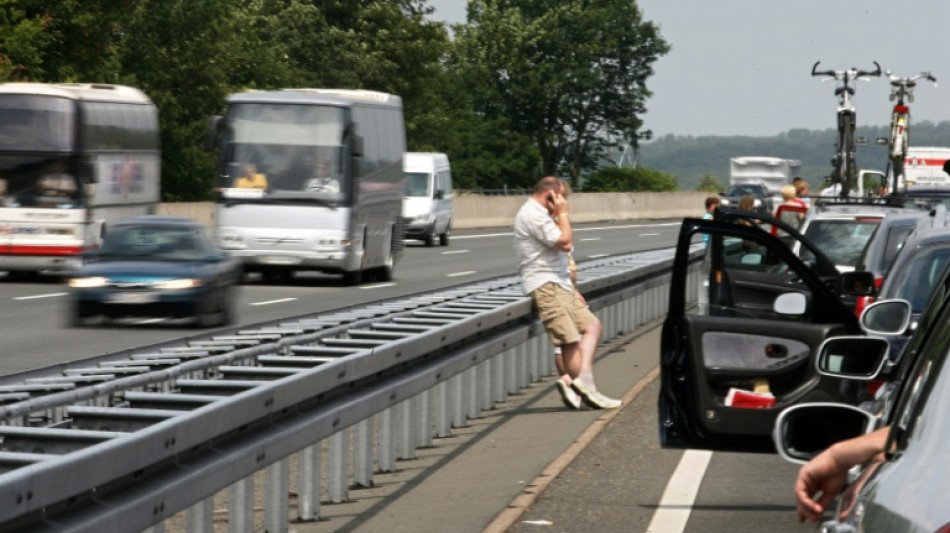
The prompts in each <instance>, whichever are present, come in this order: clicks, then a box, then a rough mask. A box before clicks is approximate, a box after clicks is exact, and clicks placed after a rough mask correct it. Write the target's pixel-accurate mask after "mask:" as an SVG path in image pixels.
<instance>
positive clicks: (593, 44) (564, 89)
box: [452, 0, 669, 185]
mask: <svg viewBox="0 0 950 533" xmlns="http://www.w3.org/2000/svg"><path fill="white" fill-rule="evenodd" d="M455 30H456V41H455V46H454V47H453V49H452V53H453V65H454V66H456V67H457V70H456V73H457V75H458V76H460V78H461V79H462V80H463V83H464V84H465V86H466V87H467V88H468V90H469V91H471V93H472V104H473V109H474V111H475V112H477V113H479V114H480V115H483V116H484V117H485V118H486V119H488V120H491V119H497V118H504V119H506V121H507V123H508V124H510V127H511V128H512V129H513V130H514V131H515V132H517V133H519V134H522V135H525V136H526V137H527V138H529V139H530V140H531V142H532V144H534V145H535V146H536V147H537V150H538V153H539V155H540V157H541V168H540V170H541V173H543V174H559V173H566V174H568V175H570V176H571V178H572V180H573V181H574V184H575V185H577V181H578V177H579V175H580V173H581V172H582V171H584V170H587V169H591V168H594V167H595V166H596V164H597V163H598V162H599V160H600V158H601V156H602V155H603V153H604V151H605V149H606V148H607V147H610V146H613V145H615V144H616V142H617V140H618V139H619V140H620V141H621V142H623V141H625V140H630V139H636V137H637V133H638V131H639V129H640V127H641V124H642V122H641V115H642V114H643V112H644V110H645V108H644V101H645V100H646V98H647V97H648V96H649V95H650V92H649V91H648V90H647V88H646V80H647V78H648V77H649V75H650V74H652V73H653V70H652V65H653V63H654V62H655V61H656V60H657V58H658V57H659V56H660V55H663V54H665V53H666V52H667V51H668V50H669V46H668V45H667V43H666V42H665V41H664V40H663V39H662V38H661V37H660V34H659V31H658V30H657V28H656V26H655V25H653V24H652V23H649V22H645V21H643V19H642V15H641V13H640V10H639V9H638V8H637V5H636V3H635V2H631V1H630V0H606V1H601V2H591V1H589V0H470V1H469V4H468V24H466V25H460V26H457V27H456V28H455ZM537 177H538V175H534V176H525V177H524V180H525V184H530V183H533V181H534V180H535V179H536V178H537Z"/></svg>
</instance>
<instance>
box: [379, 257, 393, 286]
mask: <svg viewBox="0 0 950 533" xmlns="http://www.w3.org/2000/svg"><path fill="white" fill-rule="evenodd" d="M393 265H394V261H393V254H392V251H390V252H389V254H388V256H387V257H386V262H385V263H383V266H381V267H379V268H378V269H377V270H378V272H379V274H378V275H377V276H376V277H377V279H379V281H392V280H393Z"/></svg>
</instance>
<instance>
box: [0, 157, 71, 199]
mask: <svg viewBox="0 0 950 533" xmlns="http://www.w3.org/2000/svg"><path fill="white" fill-rule="evenodd" d="M72 166H73V165H72V164H71V160H70V159H69V158H66V157H41V156H13V155H3V154H0V208H9V207H56V208H62V209H69V208H77V207H81V206H82V195H81V192H82V190H81V188H80V187H79V184H78V183H77V181H76V178H75V176H76V173H75V169H74V168H72Z"/></svg>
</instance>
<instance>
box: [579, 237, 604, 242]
mask: <svg viewBox="0 0 950 533" xmlns="http://www.w3.org/2000/svg"><path fill="white" fill-rule="evenodd" d="M599 240H600V237H590V238H587V239H581V242H584V241H599Z"/></svg>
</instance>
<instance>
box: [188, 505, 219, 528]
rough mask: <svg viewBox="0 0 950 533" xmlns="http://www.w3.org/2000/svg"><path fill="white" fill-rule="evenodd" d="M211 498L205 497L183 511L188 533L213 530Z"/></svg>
mask: <svg viewBox="0 0 950 533" xmlns="http://www.w3.org/2000/svg"><path fill="white" fill-rule="evenodd" d="M213 503H214V502H213V500H212V499H211V498H205V499H203V500H201V501H200V502H198V503H196V504H194V505H192V506H191V507H189V508H188V510H187V511H185V522H186V528H187V531H188V533H204V532H206V531H213V530H214V507H213Z"/></svg>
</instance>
